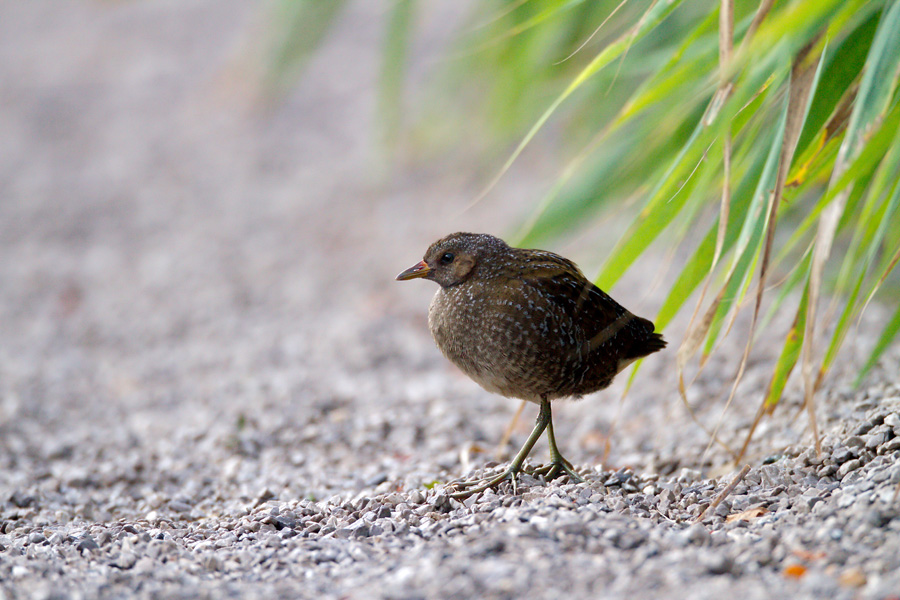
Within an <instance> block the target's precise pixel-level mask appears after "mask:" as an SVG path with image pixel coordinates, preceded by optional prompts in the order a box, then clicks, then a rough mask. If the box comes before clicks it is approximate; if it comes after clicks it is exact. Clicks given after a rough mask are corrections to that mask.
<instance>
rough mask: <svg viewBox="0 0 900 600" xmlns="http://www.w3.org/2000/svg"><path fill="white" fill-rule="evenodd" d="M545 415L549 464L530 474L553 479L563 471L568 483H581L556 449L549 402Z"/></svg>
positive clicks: (577, 475)
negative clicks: (546, 418)
mask: <svg viewBox="0 0 900 600" xmlns="http://www.w3.org/2000/svg"><path fill="white" fill-rule="evenodd" d="M547 413H548V416H549V419H548V420H547V441H548V442H550V464H548V465H544V466H543V467H540V468H537V469H535V470H534V471H533V472H532V474H534V475H543V476H544V477H546V478H547V479H553V478H554V477H556V476H557V475H559V474H560V473H559V472H560V471H563V472H565V474H566V475H568V477H569V480H570V481H572V482H574V483H581V482H583V481H584V479H583V478H582V477H581V476H580V475H579V474H578V473H576V472H575V468H574V467H573V466H572V463H570V462H569V461H567V460H566V459H565V458H564V457H563V455H562V454H560V452H559V448H557V447H556V435H555V434H554V433H553V417H552V415H549V413H550V403H549V402H548V403H547Z"/></svg>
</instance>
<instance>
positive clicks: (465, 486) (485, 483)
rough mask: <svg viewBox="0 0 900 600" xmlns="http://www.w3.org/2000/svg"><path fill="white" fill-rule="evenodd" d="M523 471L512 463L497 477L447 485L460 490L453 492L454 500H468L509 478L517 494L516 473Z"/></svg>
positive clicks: (451, 495)
mask: <svg viewBox="0 0 900 600" xmlns="http://www.w3.org/2000/svg"><path fill="white" fill-rule="evenodd" d="M521 471H522V469H521V468H514V467H513V465H510V466H509V467H507V468H506V469H505V470H504V471H503V472H501V473H500V474H499V475H497V476H496V477H485V478H484V479H476V480H474V481H453V482H451V483H448V484H447V486H448V487H451V488H454V489H457V490H459V491H456V492H453V493H451V494H450V497H451V498H453V499H454V500H466V499H467V498H471V497H472V496H474V495H475V494H480V493H481V492H483V491H485V490H486V489H489V488H493V487H497V486H498V485H500V484H501V483H503V482H504V481H507V480H509V482H510V483H511V484H512V489H513V494H516V493H518V486H517V485H516V475H518V474H519V473H520V472H521Z"/></svg>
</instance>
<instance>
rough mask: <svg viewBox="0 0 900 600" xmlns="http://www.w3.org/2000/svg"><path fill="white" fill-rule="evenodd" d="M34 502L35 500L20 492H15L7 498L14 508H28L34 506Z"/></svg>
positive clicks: (29, 495)
mask: <svg viewBox="0 0 900 600" xmlns="http://www.w3.org/2000/svg"><path fill="white" fill-rule="evenodd" d="M36 500H37V498H35V497H34V496H32V495H31V494H28V493H25V492H24V491H22V490H16V491H14V492H13V493H12V494H10V496H9V501H10V502H12V503H13V506H15V507H16V508H28V507H29V506H31V505H32V504H34V503H35V501H36Z"/></svg>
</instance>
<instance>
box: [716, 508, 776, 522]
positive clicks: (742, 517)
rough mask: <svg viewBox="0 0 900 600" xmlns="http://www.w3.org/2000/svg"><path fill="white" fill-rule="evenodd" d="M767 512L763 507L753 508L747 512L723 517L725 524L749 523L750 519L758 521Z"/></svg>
mask: <svg viewBox="0 0 900 600" xmlns="http://www.w3.org/2000/svg"><path fill="white" fill-rule="evenodd" d="M768 512H769V510H768V509H767V508H766V507H765V506H756V507H753V508H748V509H747V510H743V511H741V512H739V513H734V514H731V515H728V516H727V517H725V522H726V523H731V522H732V521H750V520H752V519H758V518H759V517H761V516H763V515H764V514H766V513H768Z"/></svg>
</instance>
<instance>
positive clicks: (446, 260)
mask: <svg viewBox="0 0 900 600" xmlns="http://www.w3.org/2000/svg"><path fill="white" fill-rule="evenodd" d="M454 258H456V257H455V256H453V253H452V252H444V254H443V255H442V256H441V264H442V265H449V264H450V263H452V262H453V259H454Z"/></svg>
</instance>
